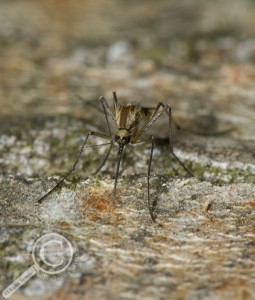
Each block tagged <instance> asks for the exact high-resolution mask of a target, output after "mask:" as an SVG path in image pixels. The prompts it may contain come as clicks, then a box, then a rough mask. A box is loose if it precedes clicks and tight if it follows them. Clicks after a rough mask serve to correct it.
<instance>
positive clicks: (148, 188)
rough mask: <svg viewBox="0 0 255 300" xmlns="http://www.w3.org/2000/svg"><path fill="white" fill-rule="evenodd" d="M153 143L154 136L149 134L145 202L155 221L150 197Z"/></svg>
mask: <svg viewBox="0 0 255 300" xmlns="http://www.w3.org/2000/svg"><path fill="white" fill-rule="evenodd" d="M154 144H155V139H154V136H151V152H150V160H149V166H148V173H147V202H148V209H149V212H150V216H151V218H152V220H153V221H154V222H156V217H155V215H154V205H152V204H151V198H150V175H151V162H152V157H153V150H154Z"/></svg>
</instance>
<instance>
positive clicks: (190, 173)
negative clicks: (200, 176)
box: [165, 105, 194, 177]
mask: <svg viewBox="0 0 255 300" xmlns="http://www.w3.org/2000/svg"><path fill="white" fill-rule="evenodd" d="M165 110H166V112H167V114H168V118H169V144H170V151H171V154H172V155H173V156H174V158H175V159H176V160H177V161H178V163H179V164H180V165H181V166H182V168H183V169H184V170H185V171H186V172H187V173H188V174H189V175H190V176H191V177H194V175H193V174H192V172H191V171H190V170H189V169H188V168H187V167H186V166H185V165H184V163H183V162H182V161H181V160H180V159H179V158H178V157H177V156H176V154H175V153H174V149H173V134H172V123H173V120H172V110H171V107H170V106H168V105H165Z"/></svg>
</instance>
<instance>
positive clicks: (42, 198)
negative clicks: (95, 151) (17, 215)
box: [38, 131, 111, 203]
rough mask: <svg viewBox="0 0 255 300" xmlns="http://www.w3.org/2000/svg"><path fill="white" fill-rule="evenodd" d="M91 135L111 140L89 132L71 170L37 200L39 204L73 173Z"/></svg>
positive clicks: (97, 133)
mask: <svg viewBox="0 0 255 300" xmlns="http://www.w3.org/2000/svg"><path fill="white" fill-rule="evenodd" d="M91 135H93V136H98V137H101V138H105V139H108V140H111V138H110V137H108V136H106V135H104V134H102V133H99V132H94V131H91V132H89V133H88V134H87V136H86V138H85V139H84V141H83V143H82V145H81V148H80V150H79V152H78V155H77V157H76V159H75V161H74V164H73V166H72V168H71V169H70V170H69V171H68V172H67V173H66V174H65V175H64V176H63V177H62V178H61V179H60V180H59V181H58V182H57V183H56V185H55V186H54V187H53V188H51V189H50V190H49V191H48V192H47V193H46V194H45V195H43V196H42V197H41V198H39V199H38V202H39V203H42V201H43V200H44V199H45V198H46V197H47V196H49V195H50V194H51V193H52V192H53V191H55V190H56V188H58V187H59V186H60V185H61V184H62V183H63V182H64V180H65V179H66V178H67V177H68V176H69V175H70V174H71V173H72V172H74V171H75V168H76V166H77V164H78V162H79V160H80V157H81V154H82V152H83V150H84V148H85V146H86V143H87V141H88V138H89V137H90V136H91Z"/></svg>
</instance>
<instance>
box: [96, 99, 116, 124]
mask: <svg viewBox="0 0 255 300" xmlns="http://www.w3.org/2000/svg"><path fill="white" fill-rule="evenodd" d="M99 100H100V101H101V105H102V107H103V109H104V112H105V114H106V115H107V116H110V117H111V119H112V121H113V122H114V124H115V125H116V126H117V123H116V120H115V117H114V115H113V112H112V111H111V109H110V106H109V105H108V103H107V101H106V100H105V98H104V97H103V96H101V97H100V98H99ZM108 124H109V123H108Z"/></svg>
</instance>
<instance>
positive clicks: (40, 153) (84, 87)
mask: <svg viewBox="0 0 255 300" xmlns="http://www.w3.org/2000/svg"><path fill="white" fill-rule="evenodd" d="M254 16H255V1H252V0H221V1H205V0H179V1H174V0H158V1H152V0H147V1H145V0H136V1H133V0H130V1H123V0H108V1H103V0H43V1H34V0H12V1H4V0H0V133H1V134H2V135H4V134H6V135H7V137H4V136H3V137H2V138H1V139H0V146H1V145H2V146H1V147H0V149H2V150H3V151H2V152H3V153H4V156H3V157H2V159H1V160H0V164H1V166H2V170H5V169H6V171H5V172H7V173H9V172H11V173H13V172H14V173H15V172H18V173H20V174H30V175H31V174H33V173H38V174H40V175H43V174H52V172H54V171H50V170H49V162H48V160H47V159H48V158H49V157H51V165H52V166H53V165H54V166H58V167H57V168H58V170H59V172H61V171H62V172H63V170H64V169H65V167H66V168H68V166H70V163H71V162H70V160H71V161H73V157H74V155H75V154H74V153H76V151H77V147H78V146H77V145H79V144H80V143H81V139H82V138H83V136H84V135H85V134H86V132H87V131H88V130H95V131H99V130H100V131H101V130H105V120H104V117H103V116H102V114H100V112H99V111H98V110H97V109H94V108H93V107H92V106H91V105H87V104H86V102H88V103H89V104H91V103H92V104H96V105H98V104H99V103H98V98H99V97H100V96H101V95H104V96H105V97H106V99H108V100H109V101H110V103H111V100H112V91H116V92H117V94H118V96H119V98H120V99H121V100H125V99H127V101H135V102H137V103H138V104H140V105H142V106H147V105H148V106H155V105H156V104H157V103H158V102H159V101H161V102H163V103H165V104H169V105H171V107H172V110H173V115H174V118H175V120H177V121H178V122H179V123H180V124H181V125H182V126H183V127H186V128H194V129H195V130H198V131H206V130H207V131H209V132H210V131H217V130H218V131H219V130H224V129H228V128H234V130H233V131H232V132H230V133H229V134H227V135H226V136H223V138H221V139H215V138H213V137H212V139H211V140H210V139H209V138H206V137H205V138H204V139H199V138H198V137H195V138H193V139H192V140H191V136H190V135H189V136H188V137H187V138H185V139H182V141H181V143H182V144H179V145H178V144H177V148H178V147H179V148H181V149H182V150H183V151H192V152H193V154H192V157H191V156H190V154H189V153H187V154H185V153H184V152H182V153H179V155H180V156H181V158H182V159H188V160H193V161H201V153H202V152H203V153H204V154H205V155H210V156H211V157H213V158H214V159H215V160H216V161H222V162H223V163H225V161H226V160H227V159H231V160H232V161H233V162H234V163H235V161H236V160H237V159H238V160H239V161H242V162H243V163H246V162H249V163H250V162H254V132H255V85H254V79H255V67H254V63H255V35H254V33H255V18H254ZM79 96H81V97H82V99H83V100H81V99H80V98H79ZM58 120H60V121H58ZM80 121H81V122H80ZM77 122H80V123H77ZM158 123H159V124H158V127H157V126H156V127H155V131H154V132H153V133H154V134H155V136H160V137H166V136H167V119H166V118H165V119H164V120H163V119H162V122H158ZM20 140H22V142H20ZM179 140H180V139H179ZM68 141H69V142H68ZM177 142H178V141H177ZM248 142H249V143H248ZM49 143H50V145H49ZM68 143H69V145H68ZM245 143H246V144H245ZM15 146H16V148H15ZM23 148H24V149H23ZM10 149H11V150H10ZM67 149H71V150H72V152H71V154H70V159H69V160H68V159H67V160H66V166H63V158H64V157H65V155H67V154H66V153H68V150H67ZM22 153H23V154H22ZM53 153H55V154H53ZM24 155H25V156H26V158H24ZM194 155H198V156H199V157H197V158H194V157H193V156H194ZM17 157H18V158H17ZM39 157H41V161H42V162H41V163H40V162H39ZM32 158H33V159H34V162H33V160H32ZM28 166H29V167H28ZM145 166H146V164H145ZM235 167H236V166H235ZM81 168H82V167H81ZM238 168H239V167H238ZM244 169H245V168H244ZM238 173H239V171H238ZM233 178H234V179H233ZM238 178H239V177H238ZM238 178H237V176H236V173H235V174H234V175H233V176H230V179H229V177H228V178H227V179H224V180H226V181H227V182H229V181H231V180H236V181H245V180H246V179H245V178H246V177H244V178H243V177H242V179H238ZM207 179H208V178H207Z"/></svg>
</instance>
